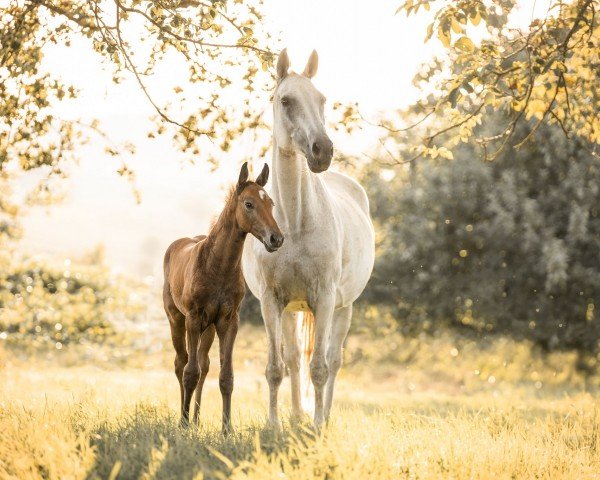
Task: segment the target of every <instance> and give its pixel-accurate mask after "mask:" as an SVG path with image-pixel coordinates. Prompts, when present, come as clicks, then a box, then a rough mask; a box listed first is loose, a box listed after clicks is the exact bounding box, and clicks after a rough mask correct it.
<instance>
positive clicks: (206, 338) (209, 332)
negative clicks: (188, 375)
mask: <svg viewBox="0 0 600 480" xmlns="http://www.w3.org/2000/svg"><path fill="white" fill-rule="evenodd" d="M214 339H215V327H214V326H213V325H211V326H210V327H208V328H207V329H206V330H204V332H203V333H202V335H201V336H200V345H199V346H198V358H199V361H200V380H198V385H196V393H195V397H196V399H195V400H194V423H195V424H196V425H197V424H198V415H199V413H200V400H201V398H202V387H203V386H204V380H205V379H206V375H207V374H208V369H209V367H210V358H208V352H209V351H210V347H211V346H212V343H213V340H214Z"/></svg>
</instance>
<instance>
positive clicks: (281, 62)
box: [277, 48, 290, 80]
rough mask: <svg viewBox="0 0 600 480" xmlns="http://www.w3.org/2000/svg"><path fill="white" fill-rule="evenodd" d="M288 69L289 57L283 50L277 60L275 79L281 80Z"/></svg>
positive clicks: (285, 50)
mask: <svg viewBox="0 0 600 480" xmlns="http://www.w3.org/2000/svg"><path fill="white" fill-rule="evenodd" d="M289 69H290V57H288V54H287V48H284V49H283V50H282V51H281V53H280V54H279V58H278V59H277V79H278V80H283V79H284V78H285V76H286V75H287V73H288V70H289Z"/></svg>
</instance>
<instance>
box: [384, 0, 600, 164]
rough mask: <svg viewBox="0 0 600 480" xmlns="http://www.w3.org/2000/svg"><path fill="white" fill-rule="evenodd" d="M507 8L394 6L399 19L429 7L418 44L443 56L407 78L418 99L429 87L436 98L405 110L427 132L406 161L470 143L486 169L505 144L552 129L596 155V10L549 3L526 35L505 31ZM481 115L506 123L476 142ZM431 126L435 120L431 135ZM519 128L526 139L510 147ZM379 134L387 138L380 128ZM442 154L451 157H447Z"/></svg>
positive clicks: (477, 2) (473, 1)
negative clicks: (430, 45)
mask: <svg viewBox="0 0 600 480" xmlns="http://www.w3.org/2000/svg"><path fill="white" fill-rule="evenodd" d="M533 3H534V4H535V2H533ZM516 4H517V1H516V0H491V1H489V2H485V1H483V0H460V1H457V2H441V1H439V0H405V1H403V2H402V4H401V6H400V8H399V9H398V10H399V11H403V12H405V13H406V14H407V15H411V14H413V13H416V12H418V10H419V9H420V8H421V7H423V8H424V9H425V10H429V9H430V8H431V6H433V8H434V12H435V14H434V17H433V21H432V23H431V24H430V25H429V27H428V29H427V35H426V40H429V39H430V38H431V37H433V36H436V37H437V38H438V39H439V40H440V41H441V43H442V44H443V45H444V46H445V47H446V48H447V52H448V54H447V57H446V58H438V59H435V60H434V61H433V62H432V63H430V64H427V65H424V66H423V68H422V70H421V72H420V73H419V74H418V75H417V76H416V78H415V82H416V83H417V84H418V85H420V87H421V89H422V90H423V91H425V92H430V91H431V90H432V87H433V88H434V91H435V92H436V93H434V94H429V93H427V94H426V96H425V97H424V98H423V100H422V101H421V102H419V104H418V105H417V106H415V108H414V109H413V110H414V112H418V113H419V114H421V116H422V118H421V119H420V120H419V121H418V122H417V123H418V124H421V125H422V126H423V125H424V126H427V129H426V130H427V131H426V132H425V133H424V134H423V136H422V137H421V138H419V139H418V140H417V141H415V140H414V135H413V139H412V143H411V145H412V153H413V158H418V157H420V156H422V155H424V154H425V155H427V156H431V157H435V156H437V155H438V153H439V151H438V147H440V146H442V142H441V140H442V138H443V148H444V149H448V148H450V149H452V148H454V147H456V146H457V145H458V144H459V143H460V142H467V141H469V139H470V138H471V137H473V136H475V140H476V141H477V142H478V143H479V144H480V145H481V146H482V147H483V152H484V154H485V156H486V158H489V159H493V158H495V157H496V156H497V155H499V154H500V152H501V151H502V150H503V149H504V148H505V147H506V146H507V145H509V144H510V145H512V146H517V147H518V146H521V145H523V144H524V143H526V141H527V140H529V139H530V138H531V137H530V135H531V134H532V133H533V132H535V130H536V129H537V128H539V126H540V125H542V124H555V125H558V126H560V128H561V129H562V131H563V132H564V134H565V135H566V136H567V137H569V138H575V137H579V138H583V139H585V140H586V143H584V144H583V145H582V147H584V148H589V149H590V151H593V152H594V154H595V155H596V156H597V155H598V154H597V153H595V148H596V147H597V145H598V144H599V143H600V117H599V116H598V114H597V113H598V109H599V108H600V82H598V65H599V62H600V29H599V28H598V24H599V21H600V17H599V16H598V12H597V11H596V10H597V7H598V4H597V2H595V1H593V0H573V1H571V2H564V1H562V0H551V1H550V5H549V9H548V12H547V14H546V17H545V18H541V19H532V22H531V24H530V25H529V27H528V29H527V30H526V31H521V30H519V29H515V28H511V27H510V22H509V16H510V14H511V13H512V12H513V11H514V10H515V7H516ZM480 24H481V26H480V27H477V26H478V25H480ZM484 27H485V29H486V30H487V35H486V34H485V30H484ZM480 32H481V33H484V35H483V39H482V40H481V42H480V43H476V42H475V41H473V39H472V38H474V37H476V36H477V34H478V33H480ZM488 110H494V111H496V112H498V111H501V112H504V113H506V114H507V116H506V118H505V119H504V121H503V122H502V123H500V124H498V125H497V126H496V128H495V129H493V130H492V131H491V132H487V133H486V135H477V134H476V126H477V124H478V123H480V121H481V119H482V117H483V115H484V114H485V112H486V111H488ZM439 119H444V121H443V122H442V124H441V125H440V122H439V121H438V120H439ZM527 120H535V126H534V127H533V129H531V130H529V131H528V132H527V134H526V135H522V136H520V137H519V136H517V137H516V138H513V137H515V136H516V135H517V134H518V132H519V130H518V128H517V126H518V125H519V123H521V122H526V121H527ZM383 126H385V127H387V128H389V129H392V130H393V129H394V128H395V127H393V125H391V124H390V123H383ZM408 128H409V129H410V128H411V127H408ZM447 133H450V134H449V135H447ZM445 134H446V135H445ZM588 145H589V147H588ZM443 153H444V155H445V156H447V157H450V156H451V152H450V151H447V150H445V151H443Z"/></svg>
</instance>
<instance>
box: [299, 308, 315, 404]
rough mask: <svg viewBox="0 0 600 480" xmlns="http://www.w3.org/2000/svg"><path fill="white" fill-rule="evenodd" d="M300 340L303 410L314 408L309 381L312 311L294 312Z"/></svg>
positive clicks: (312, 348) (313, 327) (312, 344)
mask: <svg viewBox="0 0 600 480" xmlns="http://www.w3.org/2000/svg"><path fill="white" fill-rule="evenodd" d="M295 316H296V321H297V326H298V337H299V340H300V345H299V346H300V398H301V399H302V407H303V409H304V410H305V411H308V412H311V413H312V412H313V410H314V408H315V406H314V405H315V402H314V391H313V389H312V388H311V385H312V383H311V381H310V359H311V357H312V353H313V350H314V347H315V317H314V315H313V314H312V312H310V311H308V312H296V313H295Z"/></svg>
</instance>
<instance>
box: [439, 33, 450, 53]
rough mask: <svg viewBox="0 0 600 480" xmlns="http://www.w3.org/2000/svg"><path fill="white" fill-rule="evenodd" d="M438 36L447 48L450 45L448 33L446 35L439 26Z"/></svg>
mask: <svg viewBox="0 0 600 480" xmlns="http://www.w3.org/2000/svg"><path fill="white" fill-rule="evenodd" d="M438 38H439V39H440V42H442V45H443V46H444V47H446V48H448V47H449V46H450V35H446V34H445V33H444V31H443V30H442V29H441V28H440V29H438Z"/></svg>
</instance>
